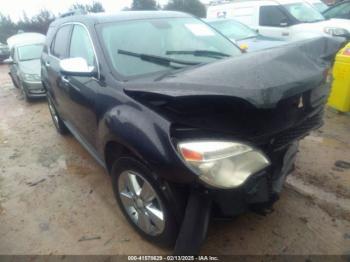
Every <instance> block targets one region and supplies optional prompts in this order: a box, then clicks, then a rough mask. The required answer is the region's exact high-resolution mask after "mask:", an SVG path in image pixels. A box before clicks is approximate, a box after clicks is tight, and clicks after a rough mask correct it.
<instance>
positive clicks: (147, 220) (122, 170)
mask: <svg viewBox="0 0 350 262" xmlns="http://www.w3.org/2000/svg"><path fill="white" fill-rule="evenodd" d="M111 175H112V184H113V191H114V195H115V197H116V200H117V202H118V204H119V207H120V208H121V210H122V212H123V214H124V216H125V217H126V219H127V220H128V222H129V223H130V224H131V225H132V226H133V227H134V229H135V230H136V231H137V232H138V233H139V234H140V235H141V236H143V237H144V238H145V239H147V240H149V241H152V242H155V243H157V244H159V245H162V246H167V247H170V246H173V245H174V244H175V241H176V236H177V234H178V226H177V223H176V219H175V216H174V212H173V211H172V210H171V205H169V203H168V201H167V200H166V198H165V197H164V194H163V193H162V189H161V188H162V186H161V183H160V182H159V181H157V180H156V179H155V178H154V177H153V176H152V173H151V172H150V171H149V169H148V168H147V167H146V166H145V165H143V164H142V163H141V162H140V161H138V160H136V159H135V158H132V157H123V158H120V159H119V160H117V161H115V162H114V163H113V166H112V171H111Z"/></svg>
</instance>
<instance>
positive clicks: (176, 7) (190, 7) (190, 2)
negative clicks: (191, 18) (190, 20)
mask: <svg viewBox="0 0 350 262" xmlns="http://www.w3.org/2000/svg"><path fill="white" fill-rule="evenodd" d="M164 9H165V10H173V11H181V12H185V13H189V14H193V15H195V16H197V17H206V15H207V10H206V8H205V5H203V4H202V3H201V2H200V1H199V0H171V1H170V2H169V3H168V4H167V5H166V6H165V7H164Z"/></svg>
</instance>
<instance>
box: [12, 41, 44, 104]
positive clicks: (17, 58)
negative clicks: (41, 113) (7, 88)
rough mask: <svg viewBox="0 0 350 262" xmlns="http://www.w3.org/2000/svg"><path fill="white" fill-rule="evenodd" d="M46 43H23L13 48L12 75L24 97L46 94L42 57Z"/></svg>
mask: <svg viewBox="0 0 350 262" xmlns="http://www.w3.org/2000/svg"><path fill="white" fill-rule="evenodd" d="M43 47H44V45H43V44H42V43H38V44H23V45H15V46H13V47H12V49H11V58H10V61H8V63H9V64H10V73H9V74H10V76H11V79H12V81H13V83H14V85H15V86H16V87H18V88H20V89H21V91H22V93H23V95H24V98H25V99H26V100H27V101H29V100H30V99H31V98H35V97H43V96H45V93H46V92H45V89H44V88H43V85H42V83H41V64H40V58H41V54H42V50H43Z"/></svg>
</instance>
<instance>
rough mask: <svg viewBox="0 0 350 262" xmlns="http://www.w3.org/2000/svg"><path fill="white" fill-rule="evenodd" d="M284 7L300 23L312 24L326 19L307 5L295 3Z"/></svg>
mask: <svg viewBox="0 0 350 262" xmlns="http://www.w3.org/2000/svg"><path fill="white" fill-rule="evenodd" d="M283 6H284V7H285V8H286V9H287V11H288V12H289V13H290V14H291V15H292V16H293V17H294V18H295V19H297V20H298V21H299V22H302V23H311V22H317V21H323V20H324V17H323V16H322V15H321V14H320V13H319V12H318V11H317V10H316V9H314V8H313V7H311V6H310V5H308V4H306V3H293V4H288V5H283Z"/></svg>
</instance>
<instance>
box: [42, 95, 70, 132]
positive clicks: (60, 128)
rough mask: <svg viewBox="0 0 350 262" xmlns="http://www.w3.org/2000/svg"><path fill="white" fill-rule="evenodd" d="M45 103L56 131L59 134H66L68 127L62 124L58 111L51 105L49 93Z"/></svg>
mask: <svg viewBox="0 0 350 262" xmlns="http://www.w3.org/2000/svg"><path fill="white" fill-rule="evenodd" d="M47 104H48V106H49V111H50V114H51V118H52V122H53V124H54V125H55V128H56V130H57V132H58V133H60V134H61V135H65V134H67V133H68V128H67V127H66V125H65V124H64V122H63V121H62V119H61V118H60V116H59V115H58V112H57V110H56V108H55V106H54V105H53V102H52V100H51V98H50V96H49V95H47Z"/></svg>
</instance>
